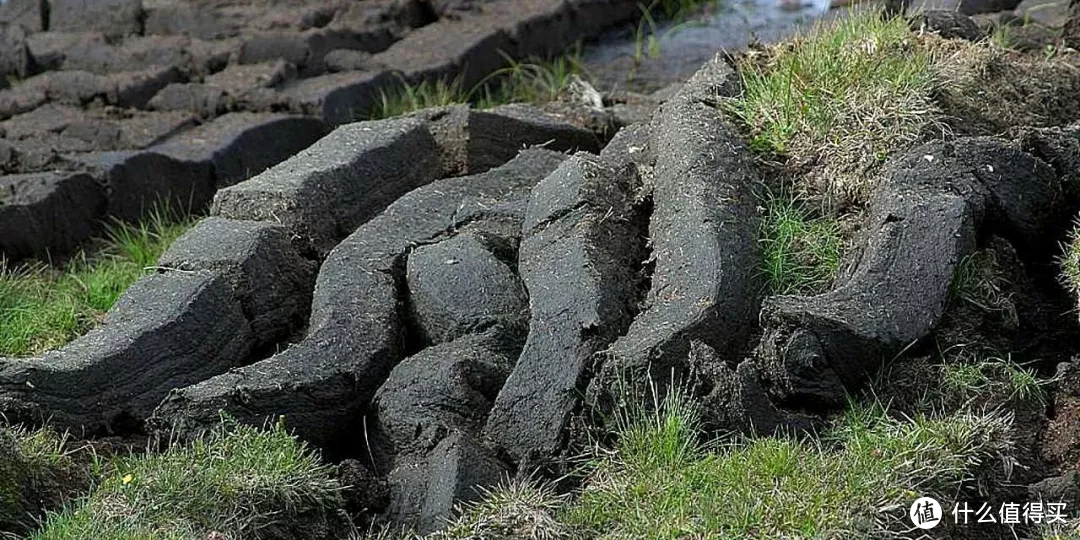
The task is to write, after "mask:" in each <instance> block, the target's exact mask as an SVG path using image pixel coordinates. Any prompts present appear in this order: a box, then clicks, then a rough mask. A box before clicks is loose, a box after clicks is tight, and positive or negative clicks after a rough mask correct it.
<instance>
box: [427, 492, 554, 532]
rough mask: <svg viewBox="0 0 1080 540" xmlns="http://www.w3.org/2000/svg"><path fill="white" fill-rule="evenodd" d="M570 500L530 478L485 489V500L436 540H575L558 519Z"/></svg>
mask: <svg viewBox="0 0 1080 540" xmlns="http://www.w3.org/2000/svg"><path fill="white" fill-rule="evenodd" d="M567 501H568V498H567V497H566V496H564V495H559V494H557V493H556V492H555V489H554V488H553V487H552V486H551V485H548V484H543V483H539V482H536V481H533V480H528V479H526V480H511V481H509V482H507V483H505V484H503V485H501V486H498V487H497V488H495V489H493V490H484V497H483V499H481V500H480V501H479V502H475V503H469V504H467V505H464V506H463V507H461V508H460V509H459V510H460V517H458V518H457V519H456V520H454V521H452V522H451V523H450V525H449V526H448V527H447V528H446V529H445V530H444V531H441V532H439V533H437V534H435V535H433V536H432V538H434V539H436V540H457V539H467V538H468V539H472V538H531V539H534V540H558V539H564V538H571V537H572V536H571V531H570V529H569V527H567V526H566V525H563V524H561V523H559V522H558V521H557V520H556V517H555V516H556V512H557V511H558V510H559V508H561V507H562V506H564V505H565V504H566V502H567Z"/></svg>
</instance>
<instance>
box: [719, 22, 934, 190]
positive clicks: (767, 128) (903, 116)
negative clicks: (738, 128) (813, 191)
mask: <svg viewBox="0 0 1080 540" xmlns="http://www.w3.org/2000/svg"><path fill="white" fill-rule="evenodd" d="M738 68H739V72H740V74H741V76H742V82H743V94H742V95H741V96H739V97H738V98H736V99H732V100H728V101H727V102H726V103H725V107H726V109H727V111H728V112H729V113H731V114H732V115H733V116H734V117H735V118H737V119H738V120H739V121H741V122H742V123H743V124H744V125H745V126H746V128H747V130H748V131H749V136H750V141H751V147H752V148H754V149H755V150H757V151H759V152H764V153H770V154H781V155H785V156H788V157H789V158H790V159H791V160H793V165H796V166H800V167H801V166H807V165H814V171H813V172H814V173H815V178H810V179H808V180H813V181H816V182H819V183H818V184H815V185H814V187H815V188H817V189H818V191H819V192H821V193H824V194H827V195H829V196H831V197H834V198H838V199H843V200H862V199H864V198H865V196H866V195H867V194H868V193H869V186H868V185H867V183H866V181H865V180H864V178H863V174H864V173H865V171H866V170H867V169H868V168H869V167H870V166H873V165H876V164H878V163H881V162H883V161H884V160H885V159H886V158H888V157H889V155H890V154H891V153H892V152H893V151H894V150H895V149H897V148H900V147H903V146H905V145H908V144H911V143H914V142H916V141H918V140H920V139H922V138H924V137H926V135H927V134H928V133H933V132H937V133H940V132H941V129H942V125H941V122H940V119H939V116H940V110H939V108H938V106H937V104H936V103H935V101H934V97H933V96H934V91H935V89H936V87H937V86H938V81H937V78H936V76H935V73H934V70H933V59H932V56H931V55H930V53H929V51H928V50H926V49H925V48H923V47H921V46H919V45H918V43H916V41H915V39H914V36H913V34H912V32H911V30H909V29H908V26H907V23H906V21H904V20H902V19H889V20H886V19H883V18H881V17H880V15H879V14H878V13H877V12H876V11H871V10H865V11H863V12H860V13H858V14H856V15H853V16H850V17H842V18H840V19H838V20H837V21H836V22H835V23H832V24H824V25H819V26H817V27H815V29H814V30H812V31H811V32H809V33H808V34H807V35H805V36H802V37H797V38H795V39H794V40H792V41H791V42H789V43H785V44H782V45H777V46H774V47H770V48H767V49H765V50H763V51H758V52H756V53H752V54H750V55H748V56H746V57H745V58H744V59H743V61H742V62H740V64H739V66H738Z"/></svg>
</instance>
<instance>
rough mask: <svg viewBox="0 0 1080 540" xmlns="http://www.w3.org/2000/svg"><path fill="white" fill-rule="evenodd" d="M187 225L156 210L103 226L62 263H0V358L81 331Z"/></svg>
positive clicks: (47, 346) (40, 348)
mask: <svg viewBox="0 0 1080 540" xmlns="http://www.w3.org/2000/svg"><path fill="white" fill-rule="evenodd" d="M189 224H190V223H189V221H188V220H185V219H179V218H175V217H173V216H172V215H171V214H169V213H167V212H155V213H153V214H152V215H151V216H149V217H148V218H147V219H146V220H144V221H143V222H142V223H140V224H137V225H133V224H128V223H115V224H112V225H110V226H108V227H107V228H106V232H105V235H104V236H103V237H102V238H101V239H100V240H99V241H97V242H96V243H95V244H93V245H92V246H90V247H88V248H87V249H86V250H85V251H81V252H79V253H76V254H75V255H74V256H72V257H71V258H70V259H69V260H68V261H67V262H65V263H64V264H63V265H59V266H52V265H48V264H44V263H27V264H22V265H15V266H8V265H6V264H4V263H2V262H0V357H2V356H13V357H23V356H33V355H36V354H40V353H42V352H45V351H48V350H51V349H55V348H57V347H59V346H61V345H64V344H65V343H67V342H69V341H71V340H72V339H74V338H76V337H78V336H79V335H81V334H83V333H84V332H86V331H87V330H88V329H90V328H91V327H93V326H94V325H95V324H96V323H98V322H100V320H101V318H102V317H103V316H104V315H105V313H106V312H107V311H108V310H109V308H111V307H112V305H113V304H114V303H115V302H116V300H117V299H118V298H119V297H120V295H121V294H123V292H124V291H125V290H126V289H127V288H128V287H129V286H130V285H131V284H132V283H134V282H135V280H137V279H138V278H139V276H141V275H143V273H144V272H145V271H146V268H148V267H151V266H153V265H154V264H156V263H157V259H158V257H160V256H161V254H162V253H163V252H164V251H165V249H167V248H168V246H169V245H170V244H171V243H172V242H173V240H175V239H176V238H178V237H179V236H180V235H181V234H183V232H184V231H185V230H186V228H187V227H188V225H189Z"/></svg>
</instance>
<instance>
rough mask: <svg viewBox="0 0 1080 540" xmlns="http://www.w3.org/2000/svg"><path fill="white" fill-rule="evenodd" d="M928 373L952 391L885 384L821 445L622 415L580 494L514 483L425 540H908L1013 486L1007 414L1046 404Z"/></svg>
mask: <svg viewBox="0 0 1080 540" xmlns="http://www.w3.org/2000/svg"><path fill="white" fill-rule="evenodd" d="M922 365H923V366H925V367H926V368H927V369H929V370H930V371H932V372H933V374H934V376H936V377H937V378H938V379H939V380H941V381H944V382H943V383H942V384H941V385H937V386H935V390H933V391H932V392H930V393H927V394H924V395H923V396H922V397H923V398H925V401H922V402H918V403H916V402H909V401H905V396H904V395H903V394H902V393H890V392H888V391H887V389H888V388H890V386H892V384H893V383H894V382H897V381H893V380H890V379H888V378H885V379H883V380H881V381H879V383H878V385H879V386H876V388H879V389H880V390H881V391H871V392H868V393H867V394H866V395H864V396H862V397H859V398H856V399H853V400H852V402H851V405H850V407H849V408H848V410H847V411H845V412H843V413H842V414H839V415H837V416H836V417H835V418H833V419H832V420H831V421H830V422H829V423H828V424H827V426H826V427H825V428H824V429H823V430H822V432H821V435H820V437H807V436H802V437H727V436H721V437H720V438H716V436H715V435H710V434H706V433H703V432H702V431H701V428H700V423H699V421H698V416H697V412H696V409H695V405H694V403H693V402H692V401H691V400H690V399H688V398H687V397H685V396H683V395H681V394H677V393H674V394H669V395H667V396H665V397H663V398H662V399H661V400H660V406H659V407H658V408H656V409H655V410H653V411H652V412H645V411H642V410H622V411H621V415H620V416H619V417H618V418H619V420H618V422H616V426H617V427H616V433H615V436H616V437H615V440H616V442H615V443H614V445H613V446H607V447H602V446H595V447H594V448H592V449H591V451H590V452H588V455H587V456H586V457H585V458H584V464H583V465H582V466H581V468H580V471H579V472H580V474H581V484H580V488H578V489H576V490H574V491H572V492H570V493H564V494H558V493H556V491H555V490H554V489H552V487H551V486H550V485H546V484H544V483H542V482H528V481H526V482H522V481H515V482H510V483H508V484H507V485H505V486H503V487H501V488H499V489H495V490H492V491H491V492H490V493H489V494H488V495H487V497H486V498H485V499H484V500H483V501H481V502H479V503H476V504H471V505H467V506H466V507H464V508H462V514H461V515H460V517H459V518H457V519H456V520H455V521H453V522H451V523H450V525H449V527H448V528H447V529H446V530H445V531H443V532H441V533H438V534H435V535H432V536H430V537H429V538H436V539H440V540H450V539H466V538H551V539H564V538H565V539H572V538H574V539H576V538H589V539H592V538H604V539H629V538H717V539H719V538H724V539H741V538H800V539H811V538H813V539H818V538H878V537H890V536H896V535H901V536H902V535H903V534H904V533H905V532H908V531H909V530H910V528H911V526H910V523H909V522H908V521H907V519H908V518H907V509H908V506H909V505H910V503H911V501H913V500H914V499H915V498H916V497H917V496H920V495H928V496H934V497H936V498H938V499H939V500H941V501H952V500H958V499H959V498H962V497H964V496H970V497H975V496H977V495H976V494H978V493H984V492H985V490H988V489H993V488H994V487H995V486H997V485H999V484H1000V483H1002V482H1004V481H1006V480H1007V477H1006V473H1005V471H1006V470H1007V466H1008V465H1011V464H1012V461H1011V460H1012V452H1013V450H1014V442H1013V439H1012V432H1013V417H1012V415H1011V414H1010V413H1009V411H1008V410H1007V408H1003V407H1002V405H1004V404H1007V403H1010V402H1014V401H1015V402H1037V401H1038V400H1040V399H1045V393H1044V389H1043V387H1044V385H1045V384H1046V381H1044V380H1041V379H1038V378H1037V377H1033V376H1031V373H1030V372H1029V371H1027V370H1025V369H1024V368H1022V367H1020V366H1017V365H1015V364H1012V363H1009V362H1007V361H1001V360H993V359H986V360H984V361H982V362H979V363H973V364H970V365H961V364H956V365H951V364H922ZM888 373H889V372H886V375H887V374H888ZM895 373H896V374H898V375H900V374H901V372H900V371H896V372H895ZM902 376H904V377H906V376H907V373H906V372H904V373H903V374H902ZM960 393H962V394H963V395H964V397H963V399H954V398H955V397H956V396H958V395H959V394H960ZM894 400H895V401H896V405H897V408H896V409H894V408H893V407H892V403H893V401H894ZM943 504H944V503H943ZM357 538H385V539H389V538H415V537H414V536H410V535H409V534H407V533H400V532H397V531H383V532H381V533H379V532H372V533H369V534H368V535H367V536H364V535H358V536H357Z"/></svg>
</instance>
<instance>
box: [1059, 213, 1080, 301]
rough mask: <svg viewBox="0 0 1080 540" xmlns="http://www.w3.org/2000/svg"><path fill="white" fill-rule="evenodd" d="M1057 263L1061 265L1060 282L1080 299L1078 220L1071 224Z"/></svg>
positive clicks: (1079, 231)
mask: <svg viewBox="0 0 1080 540" xmlns="http://www.w3.org/2000/svg"><path fill="white" fill-rule="evenodd" d="M1058 264H1059V265H1060V266H1061V274H1060V276H1061V283H1062V284H1063V285H1064V286H1065V288H1066V289H1068V291H1069V292H1070V293H1072V295H1073V298H1075V299H1077V300H1078V301H1080V220H1077V221H1076V222H1075V223H1074V224H1073V228H1072V230H1071V231H1069V235H1068V238H1067V239H1066V241H1065V243H1064V244H1062V246H1061V256H1060V257H1059V259H1058Z"/></svg>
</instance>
